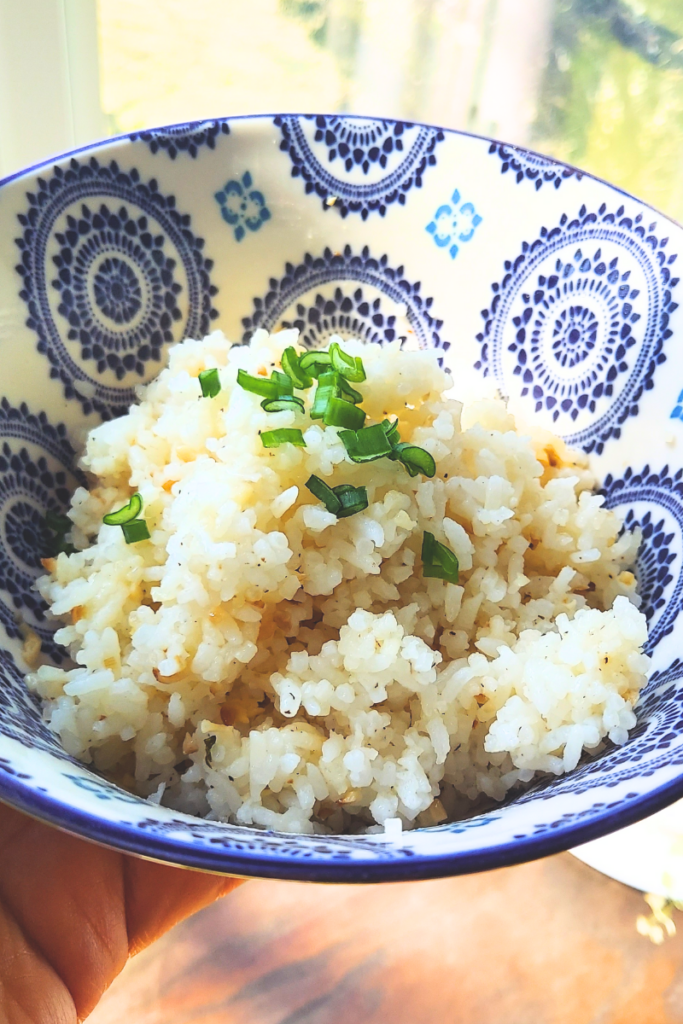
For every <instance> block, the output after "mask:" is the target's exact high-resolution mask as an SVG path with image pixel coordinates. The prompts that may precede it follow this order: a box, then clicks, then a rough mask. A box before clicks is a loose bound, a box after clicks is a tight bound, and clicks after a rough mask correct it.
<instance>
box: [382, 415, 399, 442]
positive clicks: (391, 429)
mask: <svg viewBox="0 0 683 1024" xmlns="http://www.w3.org/2000/svg"><path fill="white" fill-rule="evenodd" d="M382 428H383V430H384V432H385V433H386V435H387V441H388V442H389V444H390V445H391V447H392V448H394V447H395V446H396V445H397V444H398V443H399V441H400V440H401V435H400V434H399V432H398V420H394V422H393V423H391V422H390V421H389V420H382Z"/></svg>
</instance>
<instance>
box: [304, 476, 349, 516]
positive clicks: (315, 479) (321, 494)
mask: <svg viewBox="0 0 683 1024" xmlns="http://www.w3.org/2000/svg"><path fill="white" fill-rule="evenodd" d="M306 487H307V488H308V490H309V491H310V492H311V494H312V495H314V496H315V497H316V498H318V499H319V500H320V501H322V503H323V505H324V506H325V508H326V509H327V511H328V512H332V514H333V515H335V516H336V515H337V513H338V512H339V510H340V509H341V507H342V503H341V499H340V498H338V497H337V495H336V494H335V492H334V491H333V490H332V488H331V487H328V486H327V484H326V483H325V481H324V480H321V479H320V477H319V476H315V475H314V476H311V477H309V478H308V480H307V481H306Z"/></svg>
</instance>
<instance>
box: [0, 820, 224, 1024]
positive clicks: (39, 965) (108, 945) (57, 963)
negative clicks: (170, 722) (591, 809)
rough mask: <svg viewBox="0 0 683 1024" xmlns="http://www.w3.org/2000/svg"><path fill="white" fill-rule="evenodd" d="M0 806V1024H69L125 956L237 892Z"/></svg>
mask: <svg viewBox="0 0 683 1024" xmlns="http://www.w3.org/2000/svg"><path fill="white" fill-rule="evenodd" d="M239 884H240V882H239V880H238V879H235V878H223V877H219V876H216V875H208V874H202V873H199V872H195V871H185V870H182V869H181V868H174V867H167V866H166V865H162V864H152V863H149V862H148V861H144V860H139V859H138V858H136V857H129V856H126V855H125V854H121V853H116V852H114V851H113V850H106V849H104V848H102V847H99V846H95V845H93V844H91V843H87V842H84V841H83V840H81V839H75V838H74V837H73V836H69V835H66V834H65V833H62V832H58V831H57V830H56V829H53V828H49V827H48V826H46V825H43V824H41V823H40V822H37V821H33V819H31V818H28V817H25V816H24V815H23V814H19V813H18V812H17V811H14V810H11V809H10V808H9V807H5V806H4V805H2V804H0V1024H75V1022H76V1021H77V1020H83V1018H84V1017H86V1016H87V1015H88V1014H89V1013H90V1011H91V1010H92V1009H93V1008H94V1006H95V1005H96V1004H97V1002H98V1000H99V998H100V996H101V995H102V993H103V992H104V991H105V990H106V989H107V988H108V986H109V985H110V984H111V982H112V981H113V980H114V978H115V977H116V975H117V974H118V973H119V971H121V969H122V968H123V966H124V964H125V963H126V960H127V959H128V957H129V956H131V955H133V954H135V953H138V952H140V950H141V949H144V948H145V946H148V945H149V944H150V943H151V942H154V940H155V939H157V938H159V936H161V935H163V933H164V932H165V931H167V930H168V929H169V928H171V927H172V926H173V925H174V924H176V923H177V922H178V921H181V920H183V918H185V917H188V916H189V915H190V914H193V913H194V912H195V911H197V910H200V909H201V908H202V907H204V906H206V905H207V904H209V903H212V902H213V901H214V900H215V899H217V898H218V897H219V896H224V895H225V894H226V893H228V892H230V890H231V889H234V888H235V887H236V886H237V885H239Z"/></svg>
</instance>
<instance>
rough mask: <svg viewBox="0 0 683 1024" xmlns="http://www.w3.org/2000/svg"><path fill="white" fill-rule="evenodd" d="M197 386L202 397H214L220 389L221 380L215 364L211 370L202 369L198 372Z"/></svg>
mask: <svg viewBox="0 0 683 1024" xmlns="http://www.w3.org/2000/svg"><path fill="white" fill-rule="evenodd" d="M199 386H200V388H201V389H202V394H203V396H204V398H215V397H216V395H217V394H218V393H219V391H220V390H221V382H220V378H219V376H218V370H217V369H216V367H215V366H214V367H213V368H212V369H211V370H202V372H201V373H200V374H199Z"/></svg>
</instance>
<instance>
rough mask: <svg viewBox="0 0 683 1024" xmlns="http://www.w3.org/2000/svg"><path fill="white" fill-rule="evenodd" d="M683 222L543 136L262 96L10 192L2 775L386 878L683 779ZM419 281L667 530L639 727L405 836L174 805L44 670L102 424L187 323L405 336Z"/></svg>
mask: <svg viewBox="0 0 683 1024" xmlns="http://www.w3.org/2000/svg"><path fill="white" fill-rule="evenodd" d="M682 251H683V229H681V228H680V227H679V226H678V225H676V224H674V223H672V222H671V221H670V220H668V219H667V218H666V217H664V216H662V215H661V214H659V213H656V212H654V211H653V210H651V209H650V208H649V207H647V206H645V205H644V204H643V203H641V202H639V201H638V200H637V199H633V198H632V197H631V196H628V195H625V194H624V193H622V192H620V191H619V190H618V189H615V188H612V187H611V186H609V185H606V184H605V183H603V182H601V181H597V180H595V179H594V178H592V177H590V176H589V175H584V174H581V173H580V172H578V171H575V170H573V169H571V168H569V167H566V166H564V165H562V164H557V163H553V162H551V161H549V160H546V159H544V158H542V157H539V156H537V155H535V154H533V153H529V152H526V151H523V150H518V149H514V148H513V147H509V146H504V145H501V144H499V143H495V142H493V143H492V142H489V141H488V140H484V139H479V138H474V137H472V136H468V135H463V134H458V133H456V132H448V131H442V130H440V129H438V128H431V127H428V126H423V125H412V124H403V123H399V122H395V121H386V120H371V119H361V118H355V117H346V116H341V115H334V116H305V117H296V116H290V115H286V116H280V117H258V118H236V119H229V120H225V121H210V122H205V123H197V124H191V125H181V126H177V127H173V128H164V129H159V130H156V131H150V132H142V133H139V134H137V135H131V136H130V137H127V138H122V139H117V140H115V141H113V142H106V143H103V144H101V145H98V146H94V147H90V148H89V149H86V150H80V151H78V152H76V153H74V154H70V155H67V156H65V157H62V158H60V159H59V160H55V161H51V162H49V163H47V164H44V165H43V166H41V167H38V168H34V169H31V170H29V171H27V172H25V173H23V174H19V175H16V176H14V177H13V178H9V179H7V180H6V181H5V182H3V183H1V187H0V360H1V362H0V366H1V367H2V373H1V375H0V394H1V395H2V399H1V403H0V632H1V633H2V639H1V641H0V674H1V679H0V798H2V799H3V800H5V801H7V802H8V803H10V804H13V805H14V806H16V807H18V808H21V809H22V810H24V811H27V812H28V813H30V814H33V815H36V816H37V817H39V818H43V819H44V820H45V821H49V822H52V823H54V824H56V825H59V826H61V827H63V828H65V829H67V830H69V831H71V832H74V833H76V834H78V835H82V836H85V837H87V838H89V839H93V840H96V841H99V842H102V843H107V844H109V845H110V846H113V847H116V848H117V849H120V850H127V851H130V852H132V853H138V854H142V855H144V856H147V857H151V858H155V859H157V860H161V861H167V862H169V863H173V864H180V865H187V866H191V867H195V868H206V869H209V870H212V871H223V872H234V873H237V874H241V875H260V876H274V877H282V878H299V879H315V880H321V881H323V880H324V881H362V880H363V881H367V880H370V881H380V880H396V879H406V878H425V877H430V876H436V875H445V874H453V873H457V872H464V871H473V870H478V869H484V868H492V867H497V866H499V865H502V864H509V863H514V862H515V861H521V860H527V859H530V858H533V857H539V856H543V855H545V854H548V853H552V852H554V851H557V850H561V849H565V848H566V847H570V846H573V845H576V844H577V843H582V842H585V841H587V840H589V839H593V838H595V837H597V836H600V835H602V834H604V833H607V832H609V831H611V830H614V829H616V828H619V827H621V826H623V825H626V824H628V823H630V822H633V821H635V820H637V819H638V818H641V817H643V816H645V815H647V814H650V813H651V812H653V811H655V810H657V809H658V808H660V807H663V806H664V805H666V804H667V803H669V802H671V801H672V800H674V799H676V798H678V797H680V796H681V795H683V661H681V660H679V658H678V657H677V654H678V653H679V651H680V641H681V637H683V616H681V614H680V613H681V606H682V605H683V391H681V388H683V348H682V347H681V344H680V342H679V341H678V339H677V333H680V336H681V337H682V338H683V324H682V323H681V315H680V311H679V310H678V308H677V307H678V296H679V293H680V290H681V289H680V285H679V279H678V276H677V273H678V254H679V253H680V252H682ZM396 302H399V303H401V304H404V305H405V307H406V308H407V316H408V320H409V322H410V325H411V328H412V330H413V332H414V334H415V336H416V337H417V339H418V340H419V342H420V344H421V345H424V346H432V347H434V348H435V349H436V350H437V351H438V353H439V354H440V356H441V357H442V358H443V360H444V362H445V363H446V364H447V365H448V366H449V367H451V368H452V370H453V372H454V375H455V379H456V382H457V384H458V386H459V388H460V389H461V390H463V389H466V388H467V387H468V386H469V383H468V382H471V381H472V380H473V375H475V374H478V375H480V376H481V375H483V376H484V377H488V378H489V379H490V382H491V383H492V384H494V385H495V386H497V387H498V388H500V390H501V391H502V392H503V393H504V394H505V395H507V396H509V397H510V398H511V400H513V401H514V402H515V403H516V405H517V406H520V405H521V406H522V407H523V408H524V409H525V410H526V411H527V412H531V413H533V414H535V417H536V419H537V421H538V422H539V423H541V424H544V425H546V426H547V427H549V428H551V429H552V430H553V431H555V432H556V433H559V434H561V435H562V436H563V437H565V438H566V439H567V440H568V441H569V442H570V443H572V444H574V445H579V446H580V447H582V448H583V449H585V451H587V452H589V453H590V454H591V458H592V459H593V462H594V466H595V469H596V472H597V473H598V476H599V478H600V479H601V480H602V481H603V489H604V493H605V497H606V503H607V505H608V506H609V507H619V508H620V509H621V510H622V511H623V512H624V513H625V514H626V521H627V523H628V524H629V525H632V524H634V523H639V524H640V525H641V527H642V529H643V534H644V538H645V542H644V546H643V551H642V554H641V556H640V559H639V564H638V567H637V572H638V577H639V581H640V588H641V593H642V595H643V597H644V607H645V611H646V612H647V615H648V618H649V628H650V640H649V650H650V653H651V654H652V656H653V666H654V671H653V674H652V678H651V679H650V682H649V684H648V686H647V689H646V690H645V692H644V695H643V697H642V699H641V701H640V706H639V708H638V725H637V727H636V728H635V729H634V730H633V732H632V734H631V737H630V739H629V742H628V743H627V744H626V746H624V747H621V748H615V749H612V750H610V751H608V752H606V753H604V754H603V755H602V756H601V757H600V758H598V759H597V760H594V761H592V762H590V763H586V764H583V765H582V766H580V767H579V768H578V769H577V770H576V771H574V772H572V773H571V775H568V776H566V777H561V778H553V779H550V780H548V781H544V782H542V783H540V784H539V785H537V786H535V787H534V788H533V789H532V790H530V791H529V792H527V793H525V794H524V795H523V796H520V797H518V798H517V799H516V800H513V801H511V802H510V803H508V804H506V805H504V806H500V807H497V808H496V809H495V810H492V811H490V812H488V813H485V814H480V815H478V816H476V817H473V818H471V819H469V820H467V821H461V822H458V823H456V824H451V825H443V826H439V827H437V828H430V829H422V830H417V831H414V832H408V833H404V834H403V835H402V836H399V837H391V838H388V837H385V836H383V835H381V836H378V835H372V836H363V837H319V836H317V837H314V836H291V835H280V834H275V833H270V832H259V831H255V830H253V829H248V828H242V827H237V826H234V825H223V824H220V823H217V822H203V821H201V820H199V819H195V818H191V817H188V816H185V815H182V814H178V813H176V812H173V811H171V810H168V809H165V808H163V807H158V806H156V805H154V804H153V803H150V802H147V801H145V800H142V799H138V798H137V797H134V796H131V795H130V794H128V793H125V792H123V791H122V790H120V789H117V787H116V786H114V785H113V784H111V783H110V782H108V781H106V780H105V779H103V778H101V777H100V776H99V775H96V774H94V773H93V772H92V771H89V770H88V769H87V768H85V767H83V766H82V765H80V764H79V763H78V762H76V761H74V760H73V759H72V758H71V757H69V756H68V755H67V754H66V753H65V752H64V751H63V750H62V749H61V748H60V746H59V744H58V743H57V742H56V740H55V739H54V738H53V736H52V735H51V734H50V733H49V732H48V730H47V729H46V727H45V726H44V725H43V724H42V722H41V716H40V709H39V707H38V706H37V704H36V703H35V701H34V699H33V698H32V697H31V696H29V694H28V693H27V691H26V690H25V688H24V684H23V680H22V672H23V665H22V660H21V646H22V645H21V633H20V623H21V622H24V623H26V624H27V625H28V626H30V627H31V629H33V630H35V631H36V632H38V633H39V634H40V636H41V637H42V638H43V641H44V647H45V648H46V649H47V650H48V651H50V652H51V653H52V655H53V656H54V657H55V658H59V657H60V656H61V655H60V653H59V651H58V650H56V649H55V647H54V645H53V644H52V643H51V640H50V626H49V623H48V622H47V621H46V618H45V609H44V606H43V605H42V603H41V601H40V600H39V599H38V597H37V596H36V594H35V593H34V592H33V590H32V589H31V586H32V582H33V580H34V578H35V576H36V575H37V574H38V572H39V570H40V565H39V557H40V553H41V551H42V550H44V548H45V538H44V536H43V532H42V529H43V528H42V526H41V522H42V517H43V515H44V513H45V511H46V509H54V510H60V511H61V510H62V509H64V508H65V507H66V506H67V503H68V500H69V495H70V492H71V491H72V490H73V488H74V487H75V486H76V484H77V483H78V480H79V471H78V470H77V469H76V466H75V460H76V456H77V452H78V447H79V443H80V442H81V440H82V438H83V435H84V432H85V430H86V428H88V427H90V426H92V425H93V424H94V423H96V422H98V421H99V420H100V419H102V418H106V417H112V416H117V415H119V414H120V413H122V412H123V411H124V410H125V409H126V407H127V406H128V405H129V404H130V402H131V401H132V400H133V397H134V387H135V385H136V384H139V383H141V382H144V381H148V380H150V378H152V377H153V376H154V375H155V374H156V373H157V372H158V370H159V368H160V366H161V365H162V363H163V360H164V358H165V352H166V349H167V348H168V346H169V345H170V344H172V343H173V342H175V341H179V340H180V339H181V338H184V337H187V336H192V337H201V336H203V335H204V334H205V333H207V331H208V330H209V328H211V327H214V326H220V327H222V328H223V329H224V330H225V332H226V334H228V335H229V336H230V337H232V338H237V339H241V338H244V339H247V338H249V336H250V334H251V332H252V331H253V330H254V329H255V328H256V327H266V328H271V329H272V328H277V327H280V326H281V325H291V324H294V325H296V326H298V327H300V329H301V331H302V334H303V338H304V340H305V342H306V343H307V344H310V345H315V344H318V343H320V342H323V341H325V339H326V338H327V337H328V336H329V335H330V334H331V333H341V334H342V335H360V336H361V337H363V338H365V339H368V340H370V341H373V342H376V343H378V344H382V343H383V342H384V341H385V340H388V339H391V338H394V337H396V336H397V332H398V330H399V327H398V325H397V323H396V321H395V317H394V315H393V313H392V312H391V311H392V310H394V309H395V305H396Z"/></svg>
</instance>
